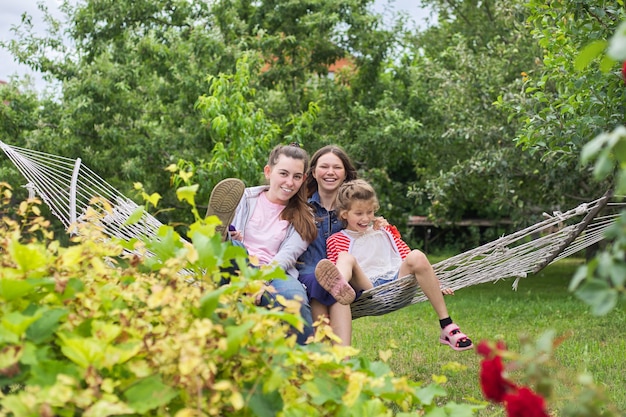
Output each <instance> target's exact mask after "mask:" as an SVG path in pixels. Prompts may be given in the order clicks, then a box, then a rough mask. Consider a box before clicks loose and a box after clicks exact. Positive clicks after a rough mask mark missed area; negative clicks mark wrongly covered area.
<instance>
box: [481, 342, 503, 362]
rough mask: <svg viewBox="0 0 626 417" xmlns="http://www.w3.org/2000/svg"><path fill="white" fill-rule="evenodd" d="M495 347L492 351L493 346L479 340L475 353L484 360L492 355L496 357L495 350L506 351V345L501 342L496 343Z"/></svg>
mask: <svg viewBox="0 0 626 417" xmlns="http://www.w3.org/2000/svg"><path fill="white" fill-rule="evenodd" d="M495 347H496V348H495V349H493V344H492V343H491V342H489V341H487V340H481V341H480V343H478V346H477V347H476V351H477V352H478V353H479V354H480V355H482V356H484V357H485V358H489V357H491V356H492V355H497V354H498V352H497V350H506V345H505V344H504V342H503V341H501V340H499V341H498V342H497V343H496V346H495Z"/></svg>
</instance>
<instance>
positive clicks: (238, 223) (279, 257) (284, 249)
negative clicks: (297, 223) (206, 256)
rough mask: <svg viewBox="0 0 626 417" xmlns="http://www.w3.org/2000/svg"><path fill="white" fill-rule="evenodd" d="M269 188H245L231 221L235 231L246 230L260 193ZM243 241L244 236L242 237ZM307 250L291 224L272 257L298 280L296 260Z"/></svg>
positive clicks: (262, 186) (261, 186) (288, 273)
mask: <svg viewBox="0 0 626 417" xmlns="http://www.w3.org/2000/svg"><path fill="white" fill-rule="evenodd" d="M268 188H269V187H268V186H265V185H260V186H257V187H249V188H246V189H245V191H244V193H243V197H242V198H241V201H240V202H239V205H238V206H237V210H236V212H235V218H234V219H233V225H234V226H235V229H236V230H240V231H243V230H245V228H246V224H248V221H249V220H250V217H251V216H252V213H254V208H255V207H256V203H257V201H258V199H259V196H260V195H261V193H262V192H263V191H265V190H267V189H268ZM244 241H245V236H244ZM306 248H307V242H306V241H305V240H304V239H302V236H300V233H298V232H297V231H296V229H295V228H294V227H293V225H292V224H290V225H289V227H288V228H287V235H286V236H285V240H283V242H282V243H281V244H280V247H279V248H278V252H277V253H276V255H275V256H274V259H273V260H274V261H275V262H277V263H278V265H279V266H280V267H281V268H282V269H284V270H285V272H286V273H287V275H289V276H290V277H293V278H298V270H297V269H296V260H297V259H298V257H299V256H300V255H302V253H303V252H304V251H305V250H306Z"/></svg>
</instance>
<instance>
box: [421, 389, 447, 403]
mask: <svg viewBox="0 0 626 417" xmlns="http://www.w3.org/2000/svg"><path fill="white" fill-rule="evenodd" d="M416 395H417V398H419V400H420V402H421V403H422V404H427V405H430V404H432V403H433V400H434V399H435V397H443V396H445V395H446V390H444V389H443V388H442V387H440V386H439V385H436V384H429V385H427V386H425V387H424V388H420V389H419V390H418V391H417V392H416Z"/></svg>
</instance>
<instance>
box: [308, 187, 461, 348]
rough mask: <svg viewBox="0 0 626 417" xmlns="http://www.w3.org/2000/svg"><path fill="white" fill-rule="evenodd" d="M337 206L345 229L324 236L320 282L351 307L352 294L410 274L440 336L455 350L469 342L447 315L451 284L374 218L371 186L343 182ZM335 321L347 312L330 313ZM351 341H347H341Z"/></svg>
mask: <svg viewBox="0 0 626 417" xmlns="http://www.w3.org/2000/svg"><path fill="white" fill-rule="evenodd" d="M335 208H336V211H337V213H338V216H339V218H340V219H341V220H342V221H343V222H344V225H345V229H343V230H342V231H340V232H337V233H334V234H333V235H331V236H330V237H329V238H328V240H327V241H326V250H327V257H328V259H323V260H321V261H320V262H319V263H318V264H317V267H316V269H315V275H316V278H317V281H318V283H319V284H320V286H322V287H323V288H324V289H325V290H327V291H328V292H329V293H330V294H331V295H332V296H333V297H334V298H335V300H337V302H339V303H340V304H343V305H346V306H347V307H349V304H350V303H352V302H353V301H354V299H355V298H356V293H357V292H361V291H364V290H367V289H370V288H372V287H375V286H379V285H382V284H385V283H387V282H390V281H394V280H396V279H398V277H404V276H406V275H414V276H415V278H416V279H417V282H418V283H419V285H420V287H421V289H422V291H423V292H424V295H425V296H426V297H427V298H428V300H429V301H430V303H431V305H432V306H433V308H434V310H435V312H436V313H437V316H438V317H439V323H440V326H441V333H440V337H439V341H440V342H441V343H442V344H446V345H448V346H450V347H451V348H452V349H454V350H458V351H461V350H467V349H471V348H472V347H473V344H472V341H471V340H470V339H469V338H468V337H467V335H465V334H464V333H463V332H461V330H460V329H459V326H457V325H456V324H455V323H454V322H453V321H452V319H451V318H450V315H449V314H448V309H447V307H446V303H445V301H444V299H443V295H444V294H447V295H452V294H454V292H453V291H452V290H451V289H442V288H441V286H440V283H439V279H437V276H436V275H435V271H434V270H433V268H432V265H431V264H430V262H429V261H428V259H427V258H426V255H424V253H422V252H421V251H419V250H415V249H414V250H411V248H409V246H408V245H407V244H406V243H405V242H404V241H403V240H402V238H401V236H400V233H399V232H398V229H396V227H395V226H392V225H390V224H389V223H387V221H386V220H385V219H384V218H382V217H376V216H375V214H376V211H377V210H378V208H379V204H378V198H377V197H376V192H375V191H374V189H373V187H372V186H371V185H370V184H369V183H368V182H366V181H364V180H360V179H356V180H353V181H349V182H346V183H344V184H342V185H341V187H340V188H339V192H338V194H337V201H336V202H335ZM333 318H335V319H339V320H347V319H348V318H349V319H350V323H343V324H344V325H346V326H348V325H349V326H351V320H352V318H351V316H348V317H347V316H346V315H345V314H338V317H332V314H331V316H330V317H329V320H330V322H331V323H332V322H333ZM342 342H343V343H344V344H346V345H349V344H350V341H349V340H348V341H345V340H344V341H342Z"/></svg>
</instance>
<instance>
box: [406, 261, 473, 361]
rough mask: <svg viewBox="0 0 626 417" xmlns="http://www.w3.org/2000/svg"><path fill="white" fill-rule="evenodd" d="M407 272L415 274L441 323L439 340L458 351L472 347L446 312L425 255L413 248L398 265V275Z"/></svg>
mask: <svg viewBox="0 0 626 417" xmlns="http://www.w3.org/2000/svg"><path fill="white" fill-rule="evenodd" d="M408 274H413V275H415V278H416V279H417V282H418V284H419V285H420V287H421V288H422V291H423V292H424V295H425V296H426V298H428V301H430V304H431V305H432V306H433V308H434V310H435V312H436V313H437V316H438V317H439V323H440V325H441V333H440V336H439V342H441V343H443V344H446V345H448V346H450V347H451V348H452V349H454V350H458V351H460V350H467V349H471V348H472V347H473V344H472V340H471V339H470V338H468V337H467V335H466V334H465V333H463V332H461V330H460V329H459V326H457V325H456V324H454V323H453V322H452V319H451V318H450V315H449V314H448V307H446V302H445V301H444V299H443V293H442V290H441V287H440V284H439V279H437V276H436V275H435V271H434V270H433V267H432V265H431V264H430V262H429V261H428V258H426V255H424V254H423V253H422V252H420V251H418V250H413V251H411V253H409V254H408V256H407V257H406V259H405V260H404V262H402V265H401V266H400V271H398V275H399V276H404V275H408Z"/></svg>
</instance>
